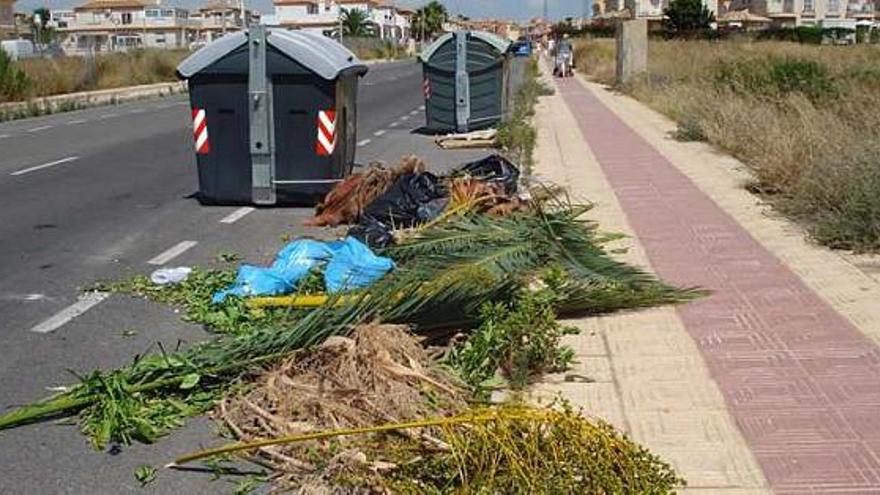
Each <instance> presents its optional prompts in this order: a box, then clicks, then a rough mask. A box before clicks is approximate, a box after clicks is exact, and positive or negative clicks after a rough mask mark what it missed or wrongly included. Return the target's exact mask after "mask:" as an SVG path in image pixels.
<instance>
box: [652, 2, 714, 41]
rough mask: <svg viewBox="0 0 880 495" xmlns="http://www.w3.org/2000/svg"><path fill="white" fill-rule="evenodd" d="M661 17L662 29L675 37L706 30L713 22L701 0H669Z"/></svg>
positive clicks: (709, 12)
mask: <svg viewBox="0 0 880 495" xmlns="http://www.w3.org/2000/svg"><path fill="white" fill-rule="evenodd" d="M663 15H664V19H663V29H664V30H665V31H666V32H667V33H669V34H672V35H675V36H681V35H689V34H694V33H696V32H699V31H704V30H707V29H709V27H710V26H711V24H712V23H713V22H714V21H715V16H713V15H712V12H711V11H709V9H708V8H707V7H706V5H705V4H704V3H703V2H702V1H701V0H671V1H670V2H669V6H668V7H666V8H665V9H663Z"/></svg>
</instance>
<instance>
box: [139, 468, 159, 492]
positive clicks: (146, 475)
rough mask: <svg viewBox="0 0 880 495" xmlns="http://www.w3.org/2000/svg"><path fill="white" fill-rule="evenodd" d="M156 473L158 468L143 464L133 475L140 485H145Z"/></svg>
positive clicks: (154, 477) (153, 479)
mask: <svg viewBox="0 0 880 495" xmlns="http://www.w3.org/2000/svg"><path fill="white" fill-rule="evenodd" d="M157 474H158V470H157V469H156V468H154V467H153V466H148V465H143V466H140V467H138V468H137V469H136V470H135V471H134V477H135V479H136V480H138V482H139V483H140V484H141V486H142V487H143V486H147V485H149V484H150V483H152V482H153V481H155V479H156V475H157Z"/></svg>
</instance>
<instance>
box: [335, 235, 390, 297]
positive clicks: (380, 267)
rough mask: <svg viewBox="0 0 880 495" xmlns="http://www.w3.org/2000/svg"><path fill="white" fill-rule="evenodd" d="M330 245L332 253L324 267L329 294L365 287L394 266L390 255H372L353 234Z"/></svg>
mask: <svg viewBox="0 0 880 495" xmlns="http://www.w3.org/2000/svg"><path fill="white" fill-rule="evenodd" d="M331 249H332V250H333V257H332V258H331V259H330V261H329V262H328V263H327V267H326V268H325V269H324V282H325V284H326V287H327V292H328V293H329V294H335V293H337V292H343V291H347V290H352V289H359V288H361V287H367V286H369V285H372V283H373V282H375V281H376V280H379V279H380V278H382V277H383V276H384V275H385V274H386V273H388V272H390V271H391V270H392V269H393V268H394V262H393V261H391V258H383V257H381V256H376V255H375V254H374V253H373V252H372V251H370V248H368V247H367V246H366V245H364V243H362V242H361V241H359V240H357V239H355V238H353V237H347V238H346V239H345V240H343V241H338V242H334V243H331Z"/></svg>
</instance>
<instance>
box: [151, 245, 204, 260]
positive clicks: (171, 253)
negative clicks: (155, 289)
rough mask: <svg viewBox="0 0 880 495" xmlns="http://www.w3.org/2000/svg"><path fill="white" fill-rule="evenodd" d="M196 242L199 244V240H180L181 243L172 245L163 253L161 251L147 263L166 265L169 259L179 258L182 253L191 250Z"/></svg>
mask: <svg viewBox="0 0 880 495" xmlns="http://www.w3.org/2000/svg"><path fill="white" fill-rule="evenodd" d="M196 244H198V242H196V241H183V242H180V243H178V244H176V245H174V246H172V247H170V248H169V249H167V250H165V251H163V252H162V253H160V254H159V255H158V256H156V257H155V258H153V259H151V260H150V261H147V263H148V264H150V265H164V264H165V263H168V262H169V261H171V260H173V259H174V258H177V257H178V256H180V255H181V254H183V253H185V252H187V251H189V250H190V249H192V248H193V247H195V245H196Z"/></svg>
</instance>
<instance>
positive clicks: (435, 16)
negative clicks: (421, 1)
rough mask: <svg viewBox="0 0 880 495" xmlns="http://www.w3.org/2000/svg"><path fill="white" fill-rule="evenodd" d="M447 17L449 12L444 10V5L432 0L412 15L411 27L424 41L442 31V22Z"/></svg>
mask: <svg viewBox="0 0 880 495" xmlns="http://www.w3.org/2000/svg"><path fill="white" fill-rule="evenodd" d="M448 18H449V12H447V11H446V7H445V6H444V5H443V4H442V3H440V2H438V1H437V0H433V1H432V2H431V3H429V4H428V5H425V6H424V7H422V8H420V9H419V10H417V11H416V14H415V16H414V17H413V29H414V30H415V31H416V32H417V33H419V37H420V38H421V39H422V41H425V40H427V39H430V38H433V37H434V35H435V34H437V33H439V32H441V31H443V23H445V22H446V20H447V19H448Z"/></svg>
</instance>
